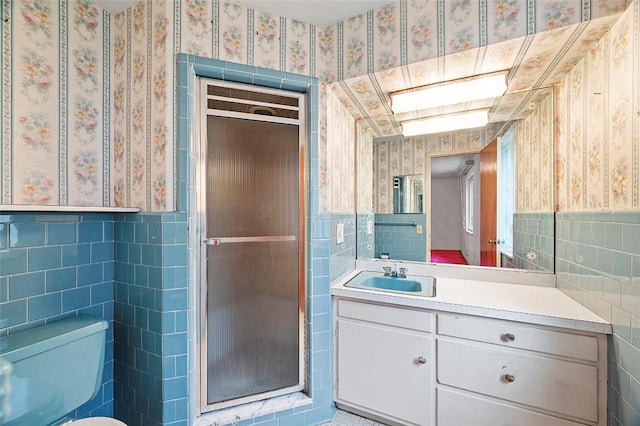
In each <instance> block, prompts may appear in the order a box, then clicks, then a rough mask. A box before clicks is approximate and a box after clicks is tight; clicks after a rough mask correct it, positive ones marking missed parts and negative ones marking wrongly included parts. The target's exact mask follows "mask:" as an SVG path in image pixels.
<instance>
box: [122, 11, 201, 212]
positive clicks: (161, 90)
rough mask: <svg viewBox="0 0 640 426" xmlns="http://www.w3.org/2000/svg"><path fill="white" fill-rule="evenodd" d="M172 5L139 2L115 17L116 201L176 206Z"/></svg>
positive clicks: (154, 208)
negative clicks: (174, 192)
mask: <svg viewBox="0 0 640 426" xmlns="http://www.w3.org/2000/svg"><path fill="white" fill-rule="evenodd" d="M189 4H191V3H189ZM173 7H174V3H173V2H171V1H165V0H154V1H148V2H138V3H137V4H136V5H135V6H134V7H132V8H130V9H129V10H127V11H125V12H123V13H120V14H118V15H116V16H115V17H113V20H112V22H113V25H112V29H111V43H112V50H113V53H112V57H113V65H112V86H113V87H112V91H113V92H112V93H113V103H112V106H113V109H112V120H111V125H112V132H113V144H112V161H111V168H112V188H111V189H112V205H114V206H127V207H128V206H135V207H140V208H141V209H142V210H143V211H163V210H173V209H174V204H173V203H174V197H173V181H174V171H173V167H174V164H173V163H174V162H173V158H174V152H173V144H172V143H168V141H172V140H173V117H174V109H173V108H174V107H173V100H170V99H171V95H170V92H169V88H170V87H172V85H173V80H174V75H175V72H174V68H173V61H172V60H171V59H170V58H171V57H172V52H173V51H174V48H173V44H172V43H173V42H174V39H173V37H170V36H169V35H170V34H173V25H174V23H173V19H170V17H172V16H173V9H172V8H173Z"/></svg>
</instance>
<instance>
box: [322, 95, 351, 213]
mask: <svg viewBox="0 0 640 426" xmlns="http://www.w3.org/2000/svg"><path fill="white" fill-rule="evenodd" d="M326 97H327V108H326V111H327V128H326V135H327V136H326V146H327V157H326V158H327V168H326V180H325V179H321V181H322V180H324V181H325V184H326V192H327V194H328V195H329V199H328V200H327V203H328V205H330V206H332V210H331V211H332V212H354V211H355V210H356V206H355V193H354V192H355V187H356V185H355V176H356V174H355V164H356V160H355V154H356V135H355V131H356V123H355V120H354V119H353V117H351V115H350V114H349V112H348V111H347V109H346V108H345V107H344V106H343V105H342V104H341V103H340V101H339V100H338V98H336V96H335V95H333V92H331V91H330V90H329V91H327V93H326Z"/></svg>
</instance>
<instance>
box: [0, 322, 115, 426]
mask: <svg viewBox="0 0 640 426" xmlns="http://www.w3.org/2000/svg"><path fill="white" fill-rule="evenodd" d="M108 326H109V325H108V323H107V321H104V320H102V319H100V318H96V317H92V316H88V315H81V316H77V317H72V318H67V319H63V320H60V321H56V322H52V323H49V324H46V325H42V326H37V327H33V328H31V329H28V330H24V331H19V332H16V333H13V334H11V335H10V336H8V337H2V338H0V357H2V358H4V359H6V360H8V361H9V362H11V363H12V367H13V373H12V375H11V383H12V388H13V390H12V392H11V397H10V399H9V404H10V406H11V414H10V415H9V418H8V419H6V420H5V423H4V426H19V425H49V424H52V423H54V422H56V421H58V420H60V419H62V418H64V416H65V415H67V414H68V413H69V412H71V411H73V410H75V409H76V408H78V407H80V406H81V405H82V404H84V403H85V402H87V401H89V400H91V399H92V398H93V397H94V396H95V395H96V394H97V393H98V391H99V390H100V385H101V383H102V370H103V366H104V348H105V340H106V329H107V328H108Z"/></svg>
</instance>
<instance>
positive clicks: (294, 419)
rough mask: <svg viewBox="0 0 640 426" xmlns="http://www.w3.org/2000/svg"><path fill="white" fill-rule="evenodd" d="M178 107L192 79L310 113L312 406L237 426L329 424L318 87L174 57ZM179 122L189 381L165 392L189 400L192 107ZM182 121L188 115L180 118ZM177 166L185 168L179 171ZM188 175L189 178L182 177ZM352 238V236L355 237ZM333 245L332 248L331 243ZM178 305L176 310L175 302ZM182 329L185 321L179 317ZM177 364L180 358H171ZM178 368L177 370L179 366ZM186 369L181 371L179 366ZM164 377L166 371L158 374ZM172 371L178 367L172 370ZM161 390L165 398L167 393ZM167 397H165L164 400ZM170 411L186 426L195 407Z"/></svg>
mask: <svg viewBox="0 0 640 426" xmlns="http://www.w3.org/2000/svg"><path fill="white" fill-rule="evenodd" d="M177 72H178V87H177V98H178V103H179V104H180V103H181V102H190V103H192V102H193V99H194V84H193V83H194V81H195V76H196V75H198V76H203V77H210V78H217V79H223V80H227V81H236V82H248V83H252V84H256V85H262V86H265V87H272V88H281V89H285V90H293V91H297V92H306V93H307V107H308V111H307V112H308V116H307V119H308V121H307V123H308V126H307V128H308V132H309V140H308V144H307V147H306V148H307V153H308V154H307V158H308V159H309V164H308V165H307V167H308V170H309V171H310V172H309V173H310V176H309V186H308V188H307V195H308V207H307V223H308V226H309V230H310V232H309V234H310V235H311V238H310V240H309V241H308V242H307V256H308V261H307V262H308V264H307V283H306V286H307V301H306V302H307V303H306V304H307V318H306V320H307V321H306V326H307V340H308V344H309V354H308V360H309V376H308V389H307V392H308V394H309V396H310V397H311V398H312V399H313V404H311V405H307V406H303V407H299V408H296V409H293V410H286V411H282V412H278V413H274V414H273V415H268V416H263V417H259V418H251V419H242V420H241V422H240V423H238V424H243V425H245V424H246V425H248V424H269V425H296V426H303V425H315V424H321V423H324V422H326V421H328V420H329V419H331V417H332V416H333V414H334V412H335V406H334V404H333V395H332V389H333V370H332V365H333V362H332V356H333V354H332V347H331V341H332V327H331V294H330V276H329V274H330V265H329V253H330V238H331V236H330V234H329V222H330V221H331V217H330V216H329V215H326V214H320V213H319V174H318V173H319V172H318V159H319V150H318V117H319V88H318V80H317V79H314V78H311V77H306V76H300V75H296V74H291V73H284V72H280V71H274V70H267V69H261V68H257V67H253V66H248V65H240V64H233V63H229V62H224V61H219V60H215V59H207V58H199V57H195V56H190V55H185V54H179V55H178V63H177ZM178 111H179V113H178V117H177V123H176V128H177V135H178V140H177V148H178V153H177V156H178V165H179V169H178V182H177V185H178V210H179V211H186V212H187V221H188V223H189V225H190V227H189V232H190V239H189V242H188V243H187V245H188V246H187V249H186V252H187V258H188V264H189V265H191V267H190V270H189V272H188V277H187V286H188V288H187V290H188V292H187V301H188V310H187V312H188V318H187V320H186V323H187V328H188V333H187V334H188V337H187V344H186V345H187V351H186V355H187V364H186V370H187V378H186V380H182V379H181V380H175V381H167V383H166V384H167V387H170V388H171V392H174V391H175V392H178V393H179V394H183V393H187V390H188V389H193V387H194V386H195V385H197V383H198V371H197V367H196V366H195V361H194V359H195V356H194V352H195V350H196V337H195V336H196V333H195V330H196V324H195V321H194V320H193V318H194V317H195V313H194V306H195V303H196V296H195V294H196V293H197V288H196V287H197V283H196V281H195V277H194V273H195V272H194V270H193V269H194V268H193V267H192V266H193V264H194V263H193V259H194V257H195V256H196V255H197V246H198V245H199V244H198V245H196V244H195V243H194V241H195V235H194V233H195V229H196V225H197V217H196V215H195V213H196V212H195V207H194V205H195V204H194V196H195V190H196V186H195V180H194V175H193V170H194V162H195V158H194V152H193V145H192V144H193V138H192V135H193V130H194V126H195V121H194V120H195V119H194V112H193V106H192V105H191V104H190V105H188V106H187V107H186V108H184V107H182V106H181V105H178ZM185 114H186V115H185ZM180 165H186V166H183V167H182V168H181V167H180ZM184 167H187V168H188V170H184ZM354 232H355V231H354ZM334 242H335V240H334ZM180 303H181V302H180ZM180 323H181V324H182V317H180ZM176 356H180V355H176ZM176 366H178V364H177V363H176ZM179 366H180V368H183V366H184V364H183V363H180V364H179ZM163 368H166V369H167V370H168V371H170V370H171V366H166V365H165V366H163ZM176 368H177V367H176ZM164 373H165V372H164V371H163V374H164ZM167 387H165V390H166V389H167ZM165 395H166V394H165ZM175 401H180V404H178V405H179V406H177V407H176V409H175V411H171V410H172V409H173V406H174V405H175V404H172V403H171V402H167V404H165V406H164V411H165V413H166V412H169V413H170V414H171V413H175V418H176V419H177V420H175V421H173V417H171V415H166V416H165V424H171V425H174V424H176V425H177V424H181V425H182V424H189V423H190V422H189V421H188V420H182V419H192V418H193V412H194V411H195V410H196V409H197V404H198V402H197V401H195V399H194V393H193V392H191V393H190V394H189V397H188V407H186V408H184V409H183V405H182V403H181V401H182V400H181V399H177V400H175Z"/></svg>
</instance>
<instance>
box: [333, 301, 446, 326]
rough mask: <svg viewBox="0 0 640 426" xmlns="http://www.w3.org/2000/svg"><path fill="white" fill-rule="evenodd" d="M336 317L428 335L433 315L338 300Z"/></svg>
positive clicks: (405, 309)
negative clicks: (421, 332) (422, 332)
mask: <svg viewBox="0 0 640 426" xmlns="http://www.w3.org/2000/svg"><path fill="white" fill-rule="evenodd" d="M338 315H339V316H340V317H343V318H352V319H357V320H362V321H369V322H374V323H378V324H384V325H391V326H395V327H402V328H407V329H410V330H417V331H424V332H427V333H430V332H431V331H432V330H433V314H432V313H430V312H425V311H417V310H413V309H408V308H394V307H391V306H382V305H374V304H371V303H360V302H354V301H351V300H338Z"/></svg>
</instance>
